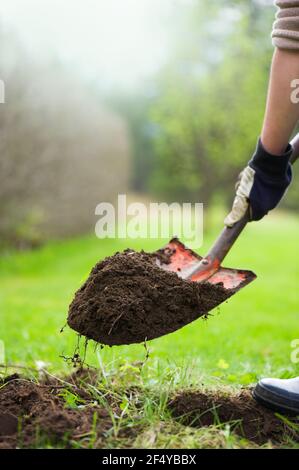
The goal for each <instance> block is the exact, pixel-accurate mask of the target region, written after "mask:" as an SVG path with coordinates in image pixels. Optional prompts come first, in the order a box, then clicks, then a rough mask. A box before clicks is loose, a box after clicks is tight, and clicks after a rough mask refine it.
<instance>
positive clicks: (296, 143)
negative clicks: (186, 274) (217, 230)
mask: <svg viewBox="0 0 299 470" xmlns="http://www.w3.org/2000/svg"><path fill="white" fill-rule="evenodd" d="M291 145H292V147H293V149H294V151H293V154H292V156H291V159H290V162H291V163H292V164H294V163H295V161H296V160H297V159H298V158H299V133H298V134H297V135H296V136H295V137H294V138H293V140H292V141H291ZM249 220H250V215H249V210H248V211H247V212H246V214H245V215H244V217H243V218H242V219H241V220H239V221H238V222H237V223H235V225H233V226H232V227H225V228H224V229H223V230H222V232H221V234H220V235H219V237H218V238H217V240H216V241H215V243H214V245H213V246H212V248H211V250H210V251H209V253H208V255H207V256H206V259H207V260H208V261H209V263H210V262H211V263H212V264H213V265H214V266H215V267H216V265H218V266H219V265H220V264H221V263H222V261H223V260H224V258H225V256H226V255H227V253H228V252H229V250H230V249H231V247H232V246H233V244H234V243H235V241H236V240H237V238H238V237H239V235H240V233H241V232H242V231H243V229H244V228H245V226H246V224H247V222H249Z"/></svg>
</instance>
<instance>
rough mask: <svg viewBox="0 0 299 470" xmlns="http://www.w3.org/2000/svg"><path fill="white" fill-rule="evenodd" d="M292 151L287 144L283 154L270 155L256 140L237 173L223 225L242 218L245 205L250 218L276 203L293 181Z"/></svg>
mask: <svg viewBox="0 0 299 470" xmlns="http://www.w3.org/2000/svg"><path fill="white" fill-rule="evenodd" d="M292 151H293V149H292V146H291V145H290V144H288V147H287V149H286V151H285V153H284V154H283V155H271V154H270V153H268V152H267V151H266V150H265V148H264V147H263V145H262V143H261V140H260V139H259V141H258V144H257V148H256V151H255V153H254V155H253V157H252V159H251V160H250V161H249V163H248V166H247V167H246V168H245V169H244V170H243V171H242V173H241V174H240V176H239V180H238V182H237V185H236V196H235V199H234V202H233V207H232V210H231V212H230V213H229V214H228V216H227V217H226V218H225V220H224V223H225V225H226V226H228V227H231V226H233V225H234V224H235V223H236V222H238V221H239V220H240V219H242V217H243V216H244V215H245V213H246V211H247V209H248V207H249V209H250V219H251V220H260V219H262V218H263V217H264V216H265V215H266V214H267V213H268V212H269V211H270V210H271V209H274V207H276V206H277V204H278V203H279V201H280V200H281V198H282V197H283V195H284V193H285V191H286V189H287V187H288V186H289V184H290V183H291V180H292V168H291V164H290V163H289V160H290V158H291V155H292Z"/></svg>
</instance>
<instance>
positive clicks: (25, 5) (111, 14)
mask: <svg viewBox="0 0 299 470" xmlns="http://www.w3.org/2000/svg"><path fill="white" fill-rule="evenodd" d="M192 1H193V0H1V5H0V22H1V23H2V26H4V28H5V29H6V28H8V29H13V30H17V32H18V35H19V37H20V38H21V41H22V43H23V45H24V46H26V47H27V49H28V50H29V52H30V53H31V54H32V55H33V56H34V57H38V58H39V59H42V58H43V57H46V58H47V57H49V56H50V57H51V56H58V57H59V58H60V59H61V61H62V62H64V63H67V64H68V63H69V64H70V65H71V66H72V67H77V68H78V72H79V73H80V74H82V75H83V76H85V77H87V78H95V79H96V80H97V81H100V83H101V84H102V86H103V87H107V86H108V87H109V86H120V87H134V86H136V85H138V83H140V82H141V81H142V79H143V78H144V77H146V76H147V75H148V74H150V73H152V72H153V71H155V69H156V68H157V67H158V66H159V65H160V64H161V62H163V59H164V58H165V56H166V54H167V51H168V49H169V42H170V40H171V39H170V38H171V34H170V32H169V31H170V30H171V11H173V8H175V6H176V4H177V3H187V2H189V3H190V2H192Z"/></svg>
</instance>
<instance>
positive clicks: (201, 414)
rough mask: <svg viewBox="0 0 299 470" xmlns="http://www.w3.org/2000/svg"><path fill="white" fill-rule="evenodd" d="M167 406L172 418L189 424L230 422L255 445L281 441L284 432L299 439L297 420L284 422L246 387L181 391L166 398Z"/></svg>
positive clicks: (235, 430) (196, 425) (294, 438)
mask: <svg viewBox="0 0 299 470" xmlns="http://www.w3.org/2000/svg"><path fill="white" fill-rule="evenodd" d="M169 409H170V410H171V414H172V416H173V417H174V418H177V419H179V420H180V422H181V423H182V424H184V425H188V426H191V427H202V426H210V425H212V424H219V422H220V423H222V424H223V423H230V425H231V429H232V430H233V432H234V433H236V434H238V435H239V436H241V437H245V438H246V439H249V440H250V441H253V442H255V443H256V444H259V445H261V444H265V443H266V442H267V441H269V440H271V441H272V442H274V443H279V442H283V441H285V440H286V436H289V437H290V438H291V439H292V440H293V441H295V442H299V427H298V424H299V420H298V419H297V420H296V419H295V418H290V417H288V418H287V419H288V421H289V423H293V424H294V426H292V425H289V426H288V425H287V423H286V421H283V420H282V419H281V418H279V416H277V415H275V413H274V412H273V411H270V410H268V409H267V408H264V407H262V406H261V405H259V404H258V403H257V402H256V401H255V400H254V399H253V398H252V393H251V390H250V389H243V390H241V391H240V392H239V393H238V394H236V395H233V394H220V393H214V394H213V393H211V392H209V393H204V392H198V391H185V392H181V393H178V394H177V395H176V396H175V397H174V398H173V399H172V400H171V401H170V402H169Z"/></svg>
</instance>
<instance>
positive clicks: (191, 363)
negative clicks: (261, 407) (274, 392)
mask: <svg viewBox="0 0 299 470" xmlns="http://www.w3.org/2000/svg"><path fill="white" fill-rule="evenodd" d="M219 218H220V220H221V219H222V215H221V216H220V217H219V214H218V216H217V217H216V220H217V223H216V224H215V223H213V224H212V229H211V230H210V233H209V235H208V236H206V237H205V240H204V242H205V243H204V247H202V248H201V250H200V252H201V253H202V254H204V252H205V249H207V248H208V246H209V244H210V243H211V241H212V240H213V237H214V236H215V235H216V234H217V230H216V226H218V227H219ZM298 233H299V218H295V217H294V216H291V215H288V214H282V213H276V214H275V215H272V216H271V217H268V218H267V219H266V220H264V221H262V222H261V223H259V224H250V226H249V227H248V228H246V230H245V232H244V234H243V235H242V237H241V239H240V240H239V241H238V242H237V244H236V246H235V248H234V249H233V251H232V253H231V254H230V255H229V257H228V258H227V260H226V262H225V264H226V265H227V266H231V267H239V268H245V269H251V270H253V271H255V272H256V274H257V276H258V278H257V280H255V281H254V282H253V283H252V284H251V285H249V286H248V287H246V288H244V289H243V290H242V291H241V292H239V293H238V294H237V295H235V296H234V297H232V298H231V299H230V300H229V302H228V303H227V304H224V305H222V306H221V307H220V308H218V310H216V311H214V312H213V316H210V317H209V319H208V320H207V321H205V320H201V319H200V320H198V321H196V322H194V323H193V324H191V325H188V326H186V327H185V328H183V329H181V330H180V331H177V332H176V333H173V334H171V335H168V336H165V337H163V338H160V339H156V340H154V341H152V342H150V343H148V348H149V350H150V355H149V358H148V360H147V361H146V363H145V365H143V366H142V367H141V365H142V362H143V361H144V360H145V357H146V350H145V348H144V345H134V346H126V347H114V348H108V347H105V348H104V349H102V350H100V349H99V348H95V344H94V343H89V345H88V351H87V356H86V361H87V363H88V364H89V365H91V366H93V367H96V368H97V369H98V370H99V382H98V388H97V389H96V388H94V387H93V388H91V390H92V391H94V393H95V394H96V400H98V399H99V400H100V401H101V402H103V400H105V396H110V395H111V393H112V394H113V396H114V397H117V399H118V402H119V403H121V406H122V410H123V411H122V412H121V414H120V415H115V413H114V412H112V411H111V410H110V414H111V416H112V417H113V419H112V422H113V426H112V427H111V429H110V431H109V432H108V433H107V434H106V437H105V443H104V444H103V443H102V441H100V442H101V443H99V444H97V443H96V441H95V440H94V439H95V438H92V437H86V438H84V439H83V441H82V442H81V441H72V442H71V444H70V445H71V446H72V447H81V446H83V447H84V446H89V447H90V446H91V447H93V446H98V445H99V446H103V445H104V446H105V447H108V448H113V447H125V448H126V447H127V446H129V447H130V446H132V447H161V448H169V447H173V448H179V447H181V448H194V447H200V448H202V447H217V448H218V447H224V448H227V447H252V446H254V445H255V444H254V443H252V442H249V441H246V440H245V439H243V438H236V435H235V434H234V433H231V430H232V429H233V427H230V426H228V424H225V423H223V424H220V423H219V418H217V413H216V415H215V422H214V426H209V427H208V428H198V429H196V428H193V427H189V426H185V425H183V423H182V424H181V423H179V422H177V421H175V420H173V419H172V417H171V416H170V414H169V409H168V405H167V403H168V400H169V398H171V397H172V396H173V393H175V391H176V390H178V389H179V390H181V389H185V388H189V387H193V389H196V388H199V389H200V390H203V387H204V388H205V390H207V393H210V392H211V391H213V390H215V392H216V394H217V393H218V390H220V391H221V393H224V394H225V393H227V392H226V390H231V391H232V393H234V391H235V389H237V388H239V387H240V386H242V385H250V384H252V383H254V382H256V380H257V379H258V378H259V377H261V376H268V375H273V376H278V377H291V376H294V375H296V374H297V375H298V374H299V367H298V364H297V365H296V364H293V363H292V362H291V358H290V355H291V352H292V349H291V341H292V340H294V339H296V338H299V327H298V309H299V294H298V280H299V263H298V257H299V255H298ZM163 243H165V240H164V242H163V241H161V240H160V241H142V240H140V241H138V242H134V241H126V240H122V241H113V240H102V241H101V240H98V239H97V238H96V237H95V236H93V235H90V236H86V237H82V238H78V239H74V240H69V241H63V242H52V243H50V244H48V245H47V246H45V247H43V248H41V249H39V250H36V251H33V252H23V253H10V254H3V255H2V258H1V261H0V282H1V293H0V315H1V330H0V340H1V341H2V345H3V344H4V346H5V362H6V365H7V364H8V365H9V368H8V370H7V371H5V368H3V365H2V369H0V376H1V371H5V373H10V372H12V371H13V367H10V365H13V364H14V365H18V366H25V367H28V366H30V367H33V368H35V369H36V367H39V366H40V365H41V363H40V362H39V361H42V363H45V364H43V367H45V368H46V369H47V370H48V372H50V373H54V374H60V375H62V374H67V373H69V372H70V370H71V365H70V364H69V363H68V362H66V361H65V360H64V359H63V358H62V357H61V356H62V355H63V356H72V355H73V353H74V350H75V348H76V344H77V339H78V337H77V335H76V333H75V332H73V331H71V330H70V329H69V328H68V327H66V328H65V329H64V331H63V332H62V333H60V329H61V327H62V326H63V325H64V324H65V321H66V315H67V310H68V304H69V302H70V301H71V299H72V296H73V294H74V292H75V290H76V289H77V288H78V287H79V286H80V285H81V283H82V282H83V281H84V280H85V278H86V277H87V276H88V273H89V271H90V269H91V267H92V266H93V265H94V263H95V262H96V261H98V260H99V259H101V258H103V257H105V256H107V255H109V254H112V253H113V252H115V251H116V250H122V249H124V248H126V247H127V246H130V247H132V248H135V249H140V248H144V249H146V250H154V249H156V248H158V247H159V246H161V245H163ZM0 346H1V345H0ZM83 349H84V340H81V355H82V354H83ZM17 370H18V369H17ZM23 373H24V374H31V369H28V370H27V372H26V371H25V370H24V371H23ZM34 376H35V377H36V374H34ZM132 386H136V387H135V392H134V393H135V394H137V395H136V396H135V398H134V393H133V398H131V399H128V395H127V392H126V390H128V387H129V388H130V387H132ZM86 387H87V389H88V390H89V391H90V387H92V386H91V385H88V384H87V385H86ZM131 389H132V388H131ZM72 390H73V389H72V388H69V386H68V385H66V390H65V391H64V393H65V396H66V397H72V403H71V406H74V403H73V398H74V395H73V394H72V393H71V392H72ZM130 393H131V392H130ZM136 400H137V401H136ZM68 401H69V399H68V400H67V401H66V406H69V405H70V403H68ZM78 403H80V401H79V402H78ZM105 406H106V407H107V408H108V409H109V407H110V405H109V403H108V401H107V402H105ZM251 406H252V405H251ZM279 419H280V418H279ZM241 421H242V417H241ZM231 426H235V424H234V423H232V424H231ZM134 429H135V430H136V431H134ZM130 430H133V432H134V436H135V437H133V438H132V437H131V438H130V437H126V436H128V435H130ZM122 431H124V434H122ZM127 431H129V434H128V432H127ZM124 436H125V437H124ZM43 442H44V441H40V440H38V441H37V442H36V446H37V447H42V446H43V445H44V443H43ZM54 445H55V446H58V447H63V446H64V445H65V444H64V441H61V442H60V443H56V444H54ZM265 445H266V447H267V446H268V444H267V443H266V444H265ZM269 445H270V446H271V445H272V444H269ZM281 445H283V446H289V445H290V446H293V447H294V446H295V447H298V444H296V442H289V441H288V439H287V438H286V439H285V438H283V441H282V444H281ZM47 446H50V447H52V446H53V443H48V444H47Z"/></svg>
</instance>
